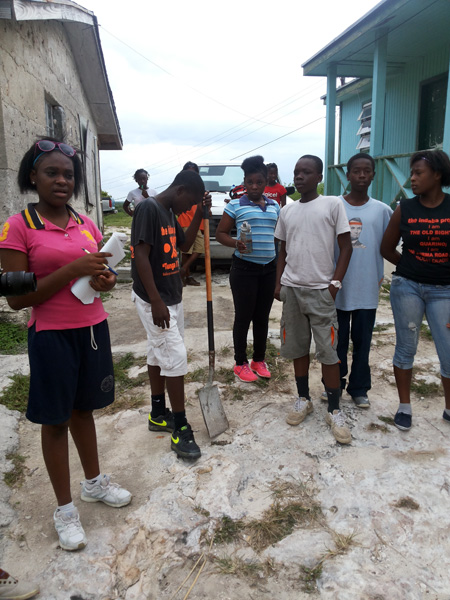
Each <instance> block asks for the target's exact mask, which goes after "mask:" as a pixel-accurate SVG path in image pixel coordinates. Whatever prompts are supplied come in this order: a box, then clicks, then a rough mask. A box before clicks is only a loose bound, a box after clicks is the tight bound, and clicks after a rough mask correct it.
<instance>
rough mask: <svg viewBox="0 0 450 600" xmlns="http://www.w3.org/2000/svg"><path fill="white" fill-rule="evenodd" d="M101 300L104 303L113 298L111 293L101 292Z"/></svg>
mask: <svg viewBox="0 0 450 600" xmlns="http://www.w3.org/2000/svg"><path fill="white" fill-rule="evenodd" d="M100 298H101V300H102V302H104V301H105V300H108V298H112V294H111V292H100Z"/></svg>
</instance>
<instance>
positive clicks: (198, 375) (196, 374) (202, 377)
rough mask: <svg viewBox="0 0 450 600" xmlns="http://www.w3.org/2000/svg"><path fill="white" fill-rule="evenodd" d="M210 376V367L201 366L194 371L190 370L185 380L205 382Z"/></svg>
mask: <svg viewBox="0 0 450 600" xmlns="http://www.w3.org/2000/svg"><path fill="white" fill-rule="evenodd" d="M207 376H208V369H207V368H206V367H199V368H198V369H194V370H193V371H189V373H188V374H187V375H186V376H185V378H184V380H185V381H186V382H192V381H198V382H204V381H206V378H207Z"/></svg>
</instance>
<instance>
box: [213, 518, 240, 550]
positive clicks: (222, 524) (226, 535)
mask: <svg viewBox="0 0 450 600" xmlns="http://www.w3.org/2000/svg"><path fill="white" fill-rule="evenodd" d="M243 528H244V522H243V521H242V520H241V519H239V520H237V521H233V519H230V517H227V516H224V517H222V519H221V520H220V521H219V523H218V525H217V527H216V529H215V531H214V542H215V543H216V544H229V543H230V542H233V541H234V540H236V539H237V538H238V537H240V535H241V532H242V530H243Z"/></svg>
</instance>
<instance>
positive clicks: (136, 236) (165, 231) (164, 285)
mask: <svg viewBox="0 0 450 600" xmlns="http://www.w3.org/2000/svg"><path fill="white" fill-rule="evenodd" d="M184 239H185V237H184V232H183V230H182V229H181V227H180V226H179V225H178V222H177V219H176V217H175V215H174V214H173V212H172V211H171V210H167V209H166V208H165V207H164V206H163V205H162V204H160V203H159V202H158V201H157V200H155V199H154V198H147V199H146V200H143V201H142V202H140V203H139V204H138V205H137V206H136V209H135V211H134V215H133V221H132V224H131V276H132V278H133V290H134V292H135V293H136V294H137V295H138V296H139V298H141V299H142V300H144V301H145V302H149V303H150V299H149V297H148V295H147V292H146V291H145V288H144V286H143V284H142V281H141V280H140V277H139V274H138V272H137V268H136V261H135V258H134V249H135V248H136V246H137V245H138V244H139V243H144V244H149V245H150V246H151V251H150V255H149V261H150V266H151V268H152V271H153V279H154V280H155V285H156V288H157V289H158V292H159V294H160V296H161V298H162V300H163V301H164V303H165V304H166V306H173V305H174V304H179V303H180V302H181V297H182V292H183V285H182V282H181V277H180V266H179V262H178V252H177V246H179V245H180V244H182V243H183V242H184Z"/></svg>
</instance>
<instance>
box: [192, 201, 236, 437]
mask: <svg viewBox="0 0 450 600" xmlns="http://www.w3.org/2000/svg"><path fill="white" fill-rule="evenodd" d="M203 223H204V227H205V230H204V237H205V275H206V312H207V319H208V351H209V374H208V382H207V384H206V385H205V386H204V387H203V388H202V389H201V390H199V392H198V397H199V399H200V407H201V409H202V413H203V419H204V421H205V425H206V429H207V430H208V433H209V437H210V438H215V437H216V436H218V435H219V434H221V433H223V432H224V431H226V430H227V429H228V427H229V425H228V419H227V416H226V414H225V411H224V409H223V406H222V402H221V401H220V396H219V389H218V387H217V386H216V385H213V379H214V367H215V360H216V353H215V349H214V324H213V305H212V289H211V254H210V246H209V218H208V207H207V206H205V207H204V214H203Z"/></svg>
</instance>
